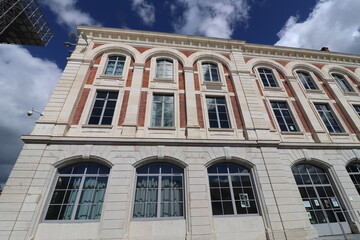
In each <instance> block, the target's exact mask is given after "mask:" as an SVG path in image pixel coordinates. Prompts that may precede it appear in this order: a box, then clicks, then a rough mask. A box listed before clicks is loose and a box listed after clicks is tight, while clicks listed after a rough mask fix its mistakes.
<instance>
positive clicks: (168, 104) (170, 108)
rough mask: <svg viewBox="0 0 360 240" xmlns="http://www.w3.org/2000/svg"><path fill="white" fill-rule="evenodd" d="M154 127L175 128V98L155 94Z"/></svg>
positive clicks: (152, 123) (153, 108)
mask: <svg viewBox="0 0 360 240" xmlns="http://www.w3.org/2000/svg"><path fill="white" fill-rule="evenodd" d="M151 125H152V126H153V127H173V126H174V96H173V95H161V94H155V95H154V98H153V106H152V120H151Z"/></svg>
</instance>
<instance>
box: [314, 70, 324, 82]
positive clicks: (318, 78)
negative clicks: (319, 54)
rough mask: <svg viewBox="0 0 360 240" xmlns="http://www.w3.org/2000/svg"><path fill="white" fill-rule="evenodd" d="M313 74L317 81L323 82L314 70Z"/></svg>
mask: <svg viewBox="0 0 360 240" xmlns="http://www.w3.org/2000/svg"><path fill="white" fill-rule="evenodd" d="M314 75H315V77H316V78H317V80H318V81H319V82H323V80H322V78H321V77H320V76H319V75H318V74H317V73H315V72H314Z"/></svg>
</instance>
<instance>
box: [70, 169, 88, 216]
mask: <svg viewBox="0 0 360 240" xmlns="http://www.w3.org/2000/svg"><path fill="white" fill-rule="evenodd" d="M84 182H85V175H83V176H82V177H81V182H80V186H79V190H78V194H77V196H76V199H75V203H74V208H73V212H72V214H71V220H74V219H75V215H76V212H77V209H78V207H79V201H80V196H81V193H82V190H83V187H84Z"/></svg>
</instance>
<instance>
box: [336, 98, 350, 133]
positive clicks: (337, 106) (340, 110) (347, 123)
mask: <svg viewBox="0 0 360 240" xmlns="http://www.w3.org/2000/svg"><path fill="white" fill-rule="evenodd" d="M334 106H335V108H336V111H337V112H338V113H339V114H340V116H341V118H342V120H343V121H344V122H345V125H346V127H347V128H348V129H349V131H350V132H351V133H355V130H354V129H353V127H352V126H351V124H350V122H349V120H348V118H347V117H345V115H344V112H343V111H342V109H341V108H340V106H339V104H337V103H334Z"/></svg>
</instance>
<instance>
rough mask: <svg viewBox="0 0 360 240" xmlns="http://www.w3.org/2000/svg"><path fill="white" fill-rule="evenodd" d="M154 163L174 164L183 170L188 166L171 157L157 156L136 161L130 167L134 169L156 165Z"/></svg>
mask: <svg viewBox="0 0 360 240" xmlns="http://www.w3.org/2000/svg"><path fill="white" fill-rule="evenodd" d="M156 162H165V163H170V164H174V165H175V166H177V167H180V168H183V169H185V168H186V167H187V166H188V165H187V164H186V163H185V162H184V161H182V160H180V159H177V158H174V157H171V156H163V157H161V158H160V157H159V156H150V157H146V158H143V159H140V160H137V161H136V162H135V163H133V164H132V166H133V167H134V168H139V167H142V166H144V165H146V164H149V163H156Z"/></svg>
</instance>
